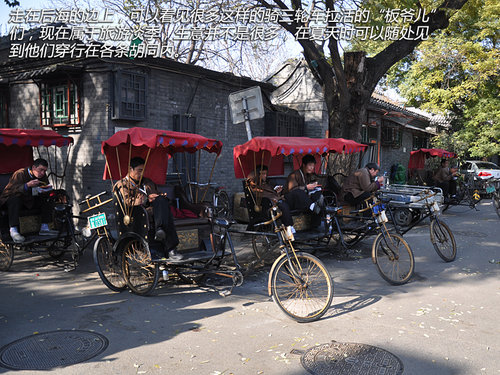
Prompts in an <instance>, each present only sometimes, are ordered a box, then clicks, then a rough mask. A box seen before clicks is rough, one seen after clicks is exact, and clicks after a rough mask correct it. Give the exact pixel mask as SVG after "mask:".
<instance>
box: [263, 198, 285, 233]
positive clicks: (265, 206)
mask: <svg viewBox="0 0 500 375" xmlns="http://www.w3.org/2000/svg"><path fill="white" fill-rule="evenodd" d="M272 206H273V204H272V202H271V200H270V199H268V198H262V208H263V209H264V210H265V211H268V210H269V209H270V208H271V207H272ZM277 206H278V208H279V209H280V211H281V222H282V223H283V225H284V226H285V227H288V226H290V225H293V218H292V214H291V213H290V207H288V203H286V202H285V201H278V203H277Z"/></svg>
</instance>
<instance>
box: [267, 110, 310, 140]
mask: <svg viewBox="0 0 500 375" xmlns="http://www.w3.org/2000/svg"><path fill="white" fill-rule="evenodd" d="M265 122H266V127H265V135H266V136H280V137H303V136H304V117H302V116H300V115H299V114H296V113H286V112H266V115H265Z"/></svg>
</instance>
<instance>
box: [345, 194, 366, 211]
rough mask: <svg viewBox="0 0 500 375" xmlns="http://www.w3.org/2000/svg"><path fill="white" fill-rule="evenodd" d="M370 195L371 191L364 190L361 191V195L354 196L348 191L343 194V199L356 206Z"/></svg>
mask: <svg viewBox="0 0 500 375" xmlns="http://www.w3.org/2000/svg"><path fill="white" fill-rule="evenodd" d="M370 197H371V193H368V192H366V191H365V192H364V193H361V195H360V196H358V197H356V198H355V197H354V195H352V193H351V192H349V193H346V194H345V195H344V201H346V202H347V203H349V204H350V205H351V206H357V205H359V204H361V203H363V202H364V201H365V200H366V199H368V198H370ZM363 208H364V207H363Z"/></svg>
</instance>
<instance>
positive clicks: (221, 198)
mask: <svg viewBox="0 0 500 375" xmlns="http://www.w3.org/2000/svg"><path fill="white" fill-rule="evenodd" d="M216 194H217V196H216V199H217V200H216V202H215V203H216V205H215V217H228V215H229V211H230V206H229V196H228V195H227V193H226V192H225V191H224V190H220V191H219V192H217V193H216Z"/></svg>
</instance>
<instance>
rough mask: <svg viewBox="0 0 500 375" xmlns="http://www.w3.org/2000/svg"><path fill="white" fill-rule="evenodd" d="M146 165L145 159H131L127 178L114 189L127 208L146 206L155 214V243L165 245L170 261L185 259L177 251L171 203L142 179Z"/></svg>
mask: <svg viewBox="0 0 500 375" xmlns="http://www.w3.org/2000/svg"><path fill="white" fill-rule="evenodd" d="M144 164H145V161H144V159H143V158H140V157H135V158H132V159H130V169H129V172H128V174H127V176H125V178H123V179H122V180H121V181H118V182H117V183H116V185H115V187H114V189H115V190H119V191H120V193H121V194H122V197H123V199H124V201H125V203H126V205H127V206H129V207H131V206H144V207H145V208H146V210H147V211H148V213H149V214H151V213H152V214H153V218H154V223H155V230H156V232H155V238H154V239H155V241H159V242H163V243H164V245H165V248H166V249H167V251H168V257H169V259H171V260H181V259H182V258H183V257H182V255H181V254H179V253H178V252H177V250H176V247H177V245H178V244H179V238H178V237H177V231H176V229H175V225H174V216H173V215H172V212H171V211H170V202H169V200H168V198H167V197H165V196H163V195H160V194H159V192H158V187H157V186H156V184H155V183H154V182H153V181H151V180H150V179H149V178H145V177H142V179H141V176H143V171H144ZM139 183H140V184H139Z"/></svg>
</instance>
